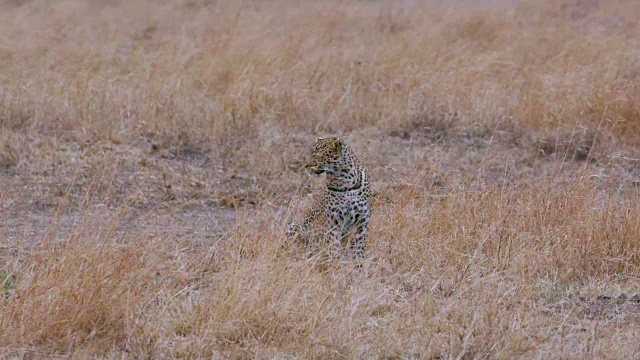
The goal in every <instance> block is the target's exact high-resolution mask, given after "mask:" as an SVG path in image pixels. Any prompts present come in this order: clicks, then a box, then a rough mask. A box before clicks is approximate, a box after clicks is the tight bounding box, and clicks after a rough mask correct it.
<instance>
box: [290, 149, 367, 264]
mask: <svg viewBox="0 0 640 360" xmlns="http://www.w3.org/2000/svg"><path fill="white" fill-rule="evenodd" d="M306 169H307V171H308V172H310V173H312V174H316V175H319V174H322V173H324V174H326V177H327V181H326V185H327V187H326V189H325V191H324V195H323V196H322V198H321V199H320V200H319V201H318V202H317V203H315V204H314V205H313V206H312V207H311V209H310V210H308V211H307V212H306V213H305V215H304V216H303V217H302V219H301V220H300V222H299V223H292V224H291V225H289V230H288V231H287V234H288V235H289V236H290V237H297V238H299V239H302V240H303V241H305V242H310V241H315V242H317V241H318V239H320V238H322V237H321V236H317V235H313V234H310V230H311V228H312V227H313V225H314V224H318V223H319V224H320V225H321V227H323V228H325V233H327V232H328V233H329V234H330V235H331V237H330V239H331V241H332V243H333V245H334V248H335V250H338V251H342V250H343V248H344V246H343V244H344V243H348V245H349V248H348V253H349V254H350V255H351V256H352V257H353V258H359V257H361V256H362V255H363V254H364V250H365V246H366V245H365V240H366V237H367V227H368V225H369V218H370V216H371V207H370V200H371V199H370V197H371V191H370V188H369V177H368V176H367V172H366V170H365V169H364V167H362V165H361V164H360V161H358V159H357V158H356V156H355V154H354V153H353V151H352V150H351V148H350V147H349V146H348V145H346V144H345V143H343V142H342V141H341V140H340V139H338V138H336V137H330V138H319V139H318V140H316V142H315V143H314V144H313V146H312V147H311V156H310V160H309V162H308V163H307V165H306ZM310 238H311V239H313V240H309V239H310Z"/></svg>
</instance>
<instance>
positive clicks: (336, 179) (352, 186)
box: [327, 163, 366, 192]
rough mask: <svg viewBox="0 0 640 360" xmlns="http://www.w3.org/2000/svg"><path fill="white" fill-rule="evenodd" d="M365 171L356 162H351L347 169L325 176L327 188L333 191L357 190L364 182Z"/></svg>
mask: <svg viewBox="0 0 640 360" xmlns="http://www.w3.org/2000/svg"><path fill="white" fill-rule="evenodd" d="M365 176H366V175H365V172H364V170H363V169H361V167H360V166H358V164H357V163H353V164H351V166H349V170H348V171H344V172H343V173H338V174H335V175H330V176H328V177H327V188H328V189H329V190H331V191H335V192H346V191H351V190H358V189H360V188H361V187H362V184H364V182H365Z"/></svg>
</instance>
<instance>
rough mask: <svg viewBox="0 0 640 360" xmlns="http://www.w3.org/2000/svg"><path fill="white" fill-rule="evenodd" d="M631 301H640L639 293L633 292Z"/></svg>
mask: <svg viewBox="0 0 640 360" xmlns="http://www.w3.org/2000/svg"><path fill="white" fill-rule="evenodd" d="M631 301H633V302H637V303H640V295H638V294H635V295H633V296H632V297H631Z"/></svg>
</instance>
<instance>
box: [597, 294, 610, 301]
mask: <svg viewBox="0 0 640 360" xmlns="http://www.w3.org/2000/svg"><path fill="white" fill-rule="evenodd" d="M598 300H611V296H609V295H598Z"/></svg>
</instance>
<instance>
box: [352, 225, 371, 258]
mask: <svg viewBox="0 0 640 360" xmlns="http://www.w3.org/2000/svg"><path fill="white" fill-rule="evenodd" d="M367 228H368V221H365V222H363V223H360V224H358V225H356V226H355V228H354V231H353V233H354V236H353V239H352V240H351V243H350V244H349V251H348V254H349V255H350V257H351V258H353V259H360V258H362V256H363V255H364V251H365V249H366V246H367V243H366V240H367V233H368V229H367Z"/></svg>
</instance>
